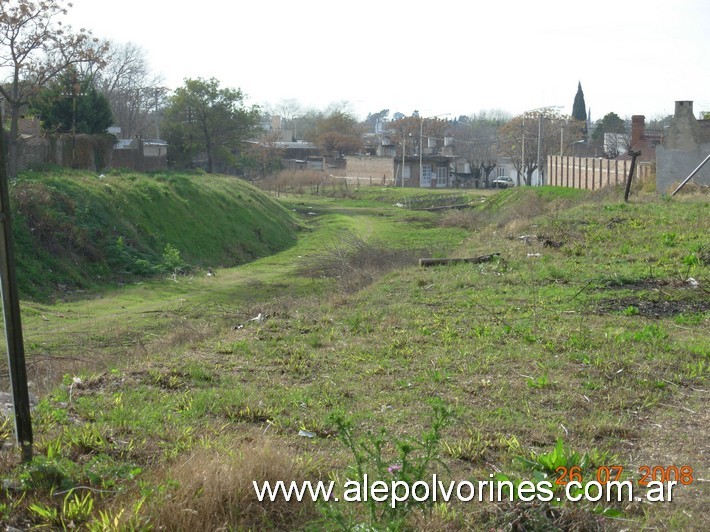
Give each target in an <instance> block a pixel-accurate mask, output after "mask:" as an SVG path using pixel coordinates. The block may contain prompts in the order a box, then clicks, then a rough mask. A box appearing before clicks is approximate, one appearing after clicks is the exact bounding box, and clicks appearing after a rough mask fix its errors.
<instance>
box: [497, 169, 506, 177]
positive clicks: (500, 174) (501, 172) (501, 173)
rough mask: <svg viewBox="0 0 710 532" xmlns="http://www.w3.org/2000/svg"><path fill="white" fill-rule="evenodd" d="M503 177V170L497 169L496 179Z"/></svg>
mask: <svg viewBox="0 0 710 532" xmlns="http://www.w3.org/2000/svg"><path fill="white" fill-rule="evenodd" d="M504 175H505V168H503V167H500V166H499V167H498V168H497V171H496V177H503V176H504Z"/></svg>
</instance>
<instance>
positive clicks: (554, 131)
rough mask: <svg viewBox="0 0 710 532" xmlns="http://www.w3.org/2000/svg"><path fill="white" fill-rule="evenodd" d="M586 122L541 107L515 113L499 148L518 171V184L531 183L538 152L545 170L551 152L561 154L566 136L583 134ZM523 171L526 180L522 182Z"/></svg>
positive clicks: (502, 131)
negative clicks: (521, 113) (540, 108)
mask: <svg viewBox="0 0 710 532" xmlns="http://www.w3.org/2000/svg"><path fill="white" fill-rule="evenodd" d="M583 124H584V123H583V122H580V121H578V120H574V119H572V118H571V117H569V116H562V115H560V114H558V113H556V112H554V111H551V110H550V109H542V110H536V111H531V112H528V113H525V114H524V115H519V116H516V117H515V118H513V119H512V120H510V121H509V122H508V123H507V124H505V125H504V126H502V127H501V128H500V130H499V140H500V142H499V152H500V154H501V155H502V156H505V157H508V158H510V161H511V163H512V164H513V167H514V168H515V170H516V172H517V174H518V185H522V184H525V185H531V184H532V176H533V174H534V173H535V170H537V169H538V156H539V162H540V164H541V165H542V166H543V168H541V169H540V170H541V171H543V169H544V165H545V161H546V160H547V156H548V155H559V154H561V153H562V152H563V151H564V146H562V145H563V144H564V139H567V140H568V142H572V141H574V140H578V139H581V138H583V135H584V132H583V129H582V128H583ZM540 133H542V136H541V135H540ZM521 175H522V176H523V180H524V183H521V182H520V176H521Z"/></svg>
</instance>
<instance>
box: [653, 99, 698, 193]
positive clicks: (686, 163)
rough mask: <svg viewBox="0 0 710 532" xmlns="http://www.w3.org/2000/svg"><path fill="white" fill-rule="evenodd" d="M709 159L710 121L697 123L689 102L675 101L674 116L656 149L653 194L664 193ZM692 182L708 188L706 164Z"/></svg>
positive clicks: (691, 104)
mask: <svg viewBox="0 0 710 532" xmlns="http://www.w3.org/2000/svg"><path fill="white" fill-rule="evenodd" d="M708 155H710V120H698V119H697V118H695V115H694V114H693V102H692V101H687V100H684V101H676V102H675V113H674V115H673V120H672V121H671V125H670V127H669V128H668V131H667V132H666V134H665V135H664V137H663V141H662V142H661V143H660V144H658V145H657V146H656V190H658V191H659V192H661V193H665V192H666V191H668V189H669V188H670V187H671V186H672V185H674V184H676V183H680V182H682V181H683V180H684V179H685V178H686V177H688V176H689V175H690V174H691V173H692V172H693V170H695V169H696V168H697V167H698V166H699V165H700V163H702V162H703V161H704V160H705V158H706V157H707V156H708ZM693 182H694V183H698V184H702V185H706V186H710V165H708V164H706V165H705V166H704V167H703V168H702V169H701V170H700V171H699V172H698V173H697V174H695V176H694V177H693Z"/></svg>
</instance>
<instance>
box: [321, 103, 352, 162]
mask: <svg viewBox="0 0 710 532" xmlns="http://www.w3.org/2000/svg"><path fill="white" fill-rule="evenodd" d="M362 134H363V127H362V126H361V124H359V123H358V121H357V120H356V119H355V118H354V117H353V115H352V114H351V113H350V110H349V107H348V105H347V104H346V103H340V104H334V105H332V106H331V107H330V108H329V109H328V110H327V111H326V114H324V115H321V116H320V118H319V119H318V120H317V121H316V123H315V130H314V131H312V132H311V133H310V135H311V138H310V139H309V140H311V141H312V142H315V143H316V144H318V146H319V147H320V148H321V149H322V150H323V151H324V152H326V153H335V152H337V153H338V154H343V153H347V154H351V153H357V152H358V151H360V149H361V148H362V147H363V141H362Z"/></svg>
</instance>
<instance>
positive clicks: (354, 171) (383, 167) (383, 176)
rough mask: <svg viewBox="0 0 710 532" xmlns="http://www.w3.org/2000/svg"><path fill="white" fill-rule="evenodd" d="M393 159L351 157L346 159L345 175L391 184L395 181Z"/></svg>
mask: <svg viewBox="0 0 710 532" xmlns="http://www.w3.org/2000/svg"><path fill="white" fill-rule="evenodd" d="M394 166H395V164H394V159H392V157H366V156H362V157H360V156H350V157H346V158H345V175H346V176H347V177H349V178H361V179H362V178H364V179H368V180H369V179H370V178H371V179H372V180H373V182H375V181H377V182H378V183H381V182H382V181H383V180H384V181H385V182H386V183H391V182H392V181H393V180H394Z"/></svg>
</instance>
